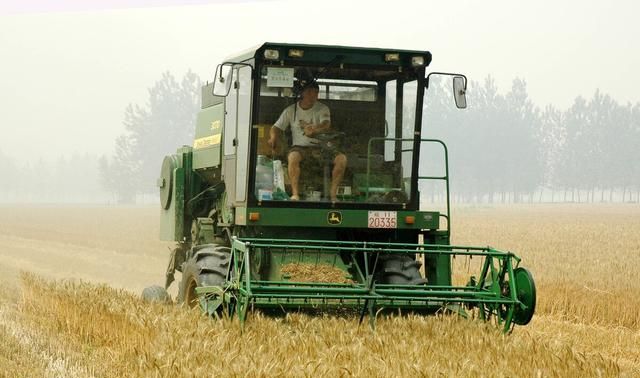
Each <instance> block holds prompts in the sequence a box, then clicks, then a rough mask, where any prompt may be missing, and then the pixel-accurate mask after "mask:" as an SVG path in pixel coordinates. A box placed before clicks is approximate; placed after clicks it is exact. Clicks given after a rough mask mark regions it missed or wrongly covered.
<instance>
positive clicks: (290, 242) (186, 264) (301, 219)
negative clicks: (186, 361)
mask: <svg viewBox="0 0 640 378" xmlns="http://www.w3.org/2000/svg"><path fill="white" fill-rule="evenodd" d="M430 62H431V54H430V53H429V52H428V51H406V50H395V49H376V48H355V47H339V46H319V45H293V44H282V43H265V44H263V45H262V46H260V47H257V48H254V49H251V50H249V51H247V52H244V53H242V54H238V55H237V56H233V57H230V58H228V59H226V60H225V61H224V62H223V63H221V64H220V65H219V66H218V67H217V69H216V73H215V77H214V80H213V82H211V83H208V84H207V85H205V86H203V88H202V109H201V110H200V112H199V113H198V115H197V121H196V131H195V140H194V142H193V146H184V147H182V148H179V149H178V150H177V152H176V153H175V154H172V155H169V156H167V157H165V159H164V161H163V163H162V169H161V175H160V178H159V179H158V186H159V188H160V197H161V238H162V239H163V240H169V241H176V242H178V244H177V246H176V248H175V249H174V250H173V251H172V254H171V258H170V263H169V268H168V270H167V280H166V284H165V288H167V287H168V286H169V285H170V284H171V282H172V281H173V280H174V272H175V271H176V270H178V271H179V272H181V273H182V274H181V280H180V282H179V290H178V298H177V299H178V301H179V302H182V303H185V304H189V305H191V306H195V305H199V306H201V307H202V309H203V310H204V311H206V312H208V313H209V314H212V315H219V314H221V313H227V314H229V315H231V316H238V317H239V319H240V321H241V323H244V320H245V317H246V313H247V311H248V310H249V309H277V310H285V311H286V310H300V309H325V308H340V309H342V308H353V309H355V310H357V311H359V312H360V313H361V314H362V316H364V315H365V314H369V315H370V317H371V319H375V314H376V313H377V312H378V311H379V310H380V309H389V310H395V309H401V310H411V311H418V312H426V313H429V312H436V311H438V310H442V309H445V310H453V311H457V312H460V313H462V314H466V315H472V316H477V317H479V318H481V319H492V320H494V321H495V322H496V323H498V324H500V325H501V326H503V327H504V329H505V330H509V329H510V328H511V326H512V325H513V324H526V323H528V322H529V320H530V319H531V317H532V316H533V312H534V309H535V301H536V298H535V286H534V282H533V279H532V277H531V274H530V273H529V272H528V271H527V270H526V269H524V268H521V267H518V265H519V262H520V260H519V258H518V257H516V256H515V255H514V254H512V253H510V252H503V251H499V250H495V249H492V248H488V247H462V246H452V245H450V231H451V215H450V211H449V172H448V155H447V154H448V153H447V147H446V145H445V144H444V142H442V141H440V140H435V139H428V138H424V137H423V128H422V119H423V117H422V113H423V109H428V107H425V106H424V103H423V98H424V95H425V90H427V88H428V86H429V78H430V77H432V76H433V75H448V76H453V80H452V82H453V89H454V98H455V101H456V105H457V106H458V107H460V108H464V107H466V98H465V92H466V86H467V80H466V77H464V76H463V75H455V74H448V73H431V74H428V75H427V67H428V66H429V63H430ZM309 83H313V85H312V87H314V89H315V90H316V96H317V98H316V99H317V102H315V101H314V106H315V104H317V103H320V104H322V106H321V107H318V108H317V109H316V108H308V107H305V106H303V105H304V104H303V100H301V99H300V96H301V92H303V91H304V88H306V87H308V86H309ZM314 109H315V110H314ZM291 113H293V114H291ZM305 117H306V118H305ZM287 120H288V121H287ZM319 120H320V121H322V122H323V125H324V126H323V130H322V132H320V133H314V134H312V135H311V137H309V136H308V135H307V134H306V132H305V130H304V127H305V125H309V124H314V123H315V124H317V123H319ZM285 121H286V122H285ZM274 125H275V126H274ZM273 127H278V128H279V132H275V131H277V130H274V131H272V130H271V128H273ZM297 128H298V129H297ZM300 135H304V136H305V137H306V138H307V139H304V138H303V139H304V140H306V142H308V143H303V144H301V142H300V140H301V137H300ZM274 141H275V142H274ZM425 146H429V147H430V148H431V149H432V150H433V149H437V150H438V151H440V153H441V155H442V161H443V172H444V173H443V174H442V175H435V176H421V175H420V173H419V172H420V170H419V162H420V151H421V149H422V148H423V147H425ZM291 151H297V152H298V155H300V156H303V157H304V158H303V159H302V161H301V162H299V167H298V168H299V171H298V172H294V171H292V161H291ZM336 156H342V157H343V158H341V159H343V160H342V162H346V168H344V170H343V171H341V172H337V171H336V169H335V162H336ZM292 181H296V182H292ZM428 181H437V182H440V183H442V185H443V187H444V193H445V196H444V198H445V201H446V203H445V206H444V207H445V209H444V210H443V211H435V210H429V209H423V208H421V206H420V193H419V190H418V189H419V183H420V182H428ZM296 184H297V187H298V192H299V195H297V196H296V197H293V196H292V189H293V186H294V185H296ZM455 256H468V257H477V259H476V261H479V262H481V263H480V264H479V265H478V272H477V274H476V275H474V276H472V277H467V278H466V282H463V283H458V282H454V280H453V273H452V259H453V258H454V257H455Z"/></svg>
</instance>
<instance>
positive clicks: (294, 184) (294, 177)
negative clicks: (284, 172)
mask: <svg viewBox="0 0 640 378" xmlns="http://www.w3.org/2000/svg"><path fill="white" fill-rule="evenodd" d="M287 159H288V161H289V180H290V181H291V199H292V200H299V199H300V193H298V182H299V181H300V162H301V161H302V155H301V154H300V152H299V151H295V150H294V151H291V152H290V153H289V156H288V158H287Z"/></svg>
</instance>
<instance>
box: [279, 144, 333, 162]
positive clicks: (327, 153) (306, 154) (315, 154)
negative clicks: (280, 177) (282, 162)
mask: <svg viewBox="0 0 640 378" xmlns="http://www.w3.org/2000/svg"><path fill="white" fill-rule="evenodd" d="M294 151H296V152H298V153H300V156H302V160H303V161H304V160H308V159H309V158H311V159H315V160H321V159H330V160H331V161H333V160H335V158H336V156H338V155H340V154H342V151H338V150H337V149H324V151H323V150H322V149H321V148H320V147H315V146H293V147H291V148H290V149H289V152H288V153H287V158H288V157H289V154H290V153H292V152H294Z"/></svg>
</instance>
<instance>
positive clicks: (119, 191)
mask: <svg viewBox="0 0 640 378" xmlns="http://www.w3.org/2000/svg"><path fill="white" fill-rule="evenodd" d="M450 84H451V82H450V81H448V80H440V81H439V82H438V81H434V82H433V83H432V85H431V86H430V88H429V90H428V91H427V94H426V98H425V104H424V109H423V117H424V119H423V133H422V135H423V137H425V138H437V139H442V140H443V141H445V143H447V145H448V148H449V168H450V182H451V193H452V195H453V196H454V197H453V199H454V201H455V202H476V203H481V202H486V203H496V202H513V203H519V202H541V201H547V202H549V201H550V202H615V201H623V202H629V201H633V202H638V199H639V196H640V164H639V162H640V148H638V147H639V146H640V104H630V103H628V104H620V103H618V102H617V101H616V100H615V99H613V98H612V97H611V96H609V95H607V94H604V93H601V92H600V91H596V92H595V93H594V94H593V96H591V97H590V98H583V97H581V96H579V97H576V99H575V100H574V101H573V104H572V105H571V106H570V107H569V108H567V109H559V108H557V107H555V106H553V105H547V106H545V107H544V108H540V107H539V106H537V105H535V104H534V103H533V101H532V100H531V98H530V97H529V94H528V93H527V86H526V82H525V81H524V80H522V79H514V80H513V82H512V85H511V88H510V89H509V91H508V92H506V93H501V92H500V91H499V90H498V88H497V86H496V84H495V81H494V80H493V78H492V77H487V78H486V79H484V81H482V82H476V81H470V82H469V85H468V90H467V100H468V101H467V102H468V104H469V105H468V109H465V110H462V111H461V110H458V109H456V108H455V106H453V99H452V96H451V85H450ZM200 88H201V80H200V78H199V77H198V76H197V75H196V74H194V73H192V72H187V73H186V74H184V75H183V77H182V78H180V79H176V78H175V77H174V76H173V75H172V74H171V73H169V72H165V73H164V74H163V75H162V77H161V78H160V79H159V80H158V81H157V82H156V83H155V84H154V85H153V86H152V87H151V88H150V89H149V98H148V101H147V103H146V104H144V105H139V104H130V105H128V106H127V107H126V109H125V110H124V117H123V125H124V129H125V130H124V132H123V134H121V135H120V136H119V137H117V139H116V140H115V148H114V152H113V154H111V155H108V156H107V155H104V156H96V155H91V154H84V155H82V154H75V155H73V156H70V157H67V158H59V159H58V160H57V161H56V162H46V161H42V160H41V161H40V162H38V163H35V164H19V163H17V162H16V161H15V160H13V159H11V158H10V157H8V156H6V155H3V154H2V151H0V177H4V178H10V179H7V180H3V185H1V186H0V202H7V201H24V202H118V203H132V202H136V201H138V202H139V201H140V200H141V198H143V199H144V198H147V200H149V199H151V200H155V199H156V197H157V193H158V191H157V187H156V179H157V177H158V174H159V171H160V166H161V164H162V159H163V157H164V156H165V155H167V154H170V153H173V152H175V151H176V149H177V148H178V147H180V146H181V145H190V144H192V141H193V132H194V125H195V117H196V114H197V111H198V109H199V108H200ZM405 111H409V112H413V111H415V109H410V108H408V109H405ZM423 149H424V151H423V153H422V155H421V164H420V165H421V169H420V170H421V174H422V175H429V173H433V171H438V170H439V169H441V166H442V160H441V158H439V157H438V154H437V153H436V151H432V150H431V149H429V148H426V147H424V148H423ZM442 189H443V186H442V185H440V186H438V185H436V184H434V183H424V184H421V192H422V193H423V196H425V198H426V199H427V200H431V201H442V200H443V199H444V191H443V190H442Z"/></svg>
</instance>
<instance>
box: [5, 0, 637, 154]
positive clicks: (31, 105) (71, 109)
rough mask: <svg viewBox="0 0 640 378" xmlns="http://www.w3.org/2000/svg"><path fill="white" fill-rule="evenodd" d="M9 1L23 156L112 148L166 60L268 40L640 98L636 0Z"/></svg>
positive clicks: (202, 61)
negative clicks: (426, 57)
mask: <svg viewBox="0 0 640 378" xmlns="http://www.w3.org/2000/svg"><path fill="white" fill-rule="evenodd" d="M7 1H8V0H0V2H1V4H0V153H3V154H5V155H9V156H11V157H12V158H15V159H20V160H24V161H35V160H36V159H38V158H39V157H43V158H45V159H49V158H55V157H58V156H60V155H67V156H68V155H70V154H72V153H74V152H77V153H84V152H94V153H97V154H111V153H112V151H113V141H114V139H115V137H116V136H117V135H119V134H121V133H122V132H123V130H124V129H123V127H122V118H123V113H124V109H125V107H126V105H127V104H129V103H138V104H144V103H145V102H146V99H147V89H148V88H149V87H150V86H152V85H153V83H154V82H155V81H156V80H158V79H159V78H160V76H161V73H162V72H163V71H167V70H168V71H171V72H172V73H173V74H174V75H175V76H177V77H181V76H182V75H183V74H184V72H186V71H187V70H188V69H191V70H193V71H194V72H196V73H197V74H198V75H200V77H201V78H202V79H203V80H207V79H210V78H211V77H212V76H213V72H214V70H215V66H216V64H217V63H219V62H220V60H221V59H222V58H224V57H225V56H227V55H230V54H232V53H234V52H237V51H241V50H244V49H246V48H248V47H250V46H253V45H258V44H260V43H262V42H265V41H273V42H300V43H323V44H339V45H356V46H370V47H389V48H406V49H422V50H429V51H431V52H432V53H433V63H432V65H431V69H432V70H446V71H459V72H462V73H465V74H467V76H468V77H470V78H471V79H472V80H482V79H484V78H485V77H486V76H487V75H489V74H491V75H492V76H494V78H495V79H496V82H497V84H498V87H499V89H500V90H501V91H503V92H506V91H507V90H508V89H509V87H510V85H511V80H512V79H513V78H515V77H521V78H524V79H525V80H526V81H527V83H528V88H529V93H530V95H531V97H532V98H533V100H534V101H535V102H536V104H537V105H539V106H544V105H546V104H549V103H553V104H555V105H556V106H558V107H560V108H566V107H568V106H570V105H571V103H572V101H573V99H574V98H575V97H576V96H578V95H582V96H585V97H591V96H592V95H593V93H594V91H595V90H596V89H597V88H600V90H601V91H603V92H605V93H608V94H610V95H611V96H613V97H614V98H615V99H616V100H618V101H619V102H622V103H626V102H633V103H636V102H640V93H638V91H637V89H636V88H635V84H637V83H640V73H638V70H639V69H640V53H639V52H640V50H639V49H638V47H637V42H636V41H635V39H636V38H637V37H639V36H640V26H639V23H638V22H637V16H638V14H640V6H639V5H638V4H640V3H638V2H637V1H631V0H629V1H615V0H613V1H609V2H605V1H577V0H576V1H573V0H572V1H559V0H555V1H550V0H537V1H528V2H519V1H456V2H452V1H442V2H433V1H426V0H421V1H401V0H396V1H393V2H384V3H383V2H380V3H377V2H373V1H347V0H340V1H335V0H320V1H313V2H311V1H286V0H282V1H277V0H274V1H264V0H263V1H248V0H246V1H242V2H230V1H222V0H218V1H206V0H192V1H189V2H183V3H191V4H198V3H200V4H202V3H206V2H208V3H210V4H208V5H189V6H166V4H175V3H178V2H179V1H177V0H173V1H172V0H157V1H144V0H137V1H135V2H133V3H135V4H136V6H138V8H133V9H132V8H126V6H127V5H126V4H132V2H131V1H127V2H125V1H115V2H108V1H106V0H103V1H94V2H92V3H90V4H93V5H94V6H91V7H87V6H86V2H85V1H79V0H74V1H72V0H67V1H61V2H56V3H54V4H58V7H55V6H51V5H49V6H45V5H41V4H39V3H40V2H38V1H34V0H31V1H27V2H23V3H16V4H19V5H16V4H14V3H11V4H10V3H8V2H7ZM5 2H6V3H5ZM43 4H46V3H43ZM83 4H84V5H83ZM96 4H97V5H96ZM100 4H102V5H100ZM107 4H109V6H112V5H111V4H115V5H113V6H112V9H108V6H107ZM149 4H155V5H156V6H154V7H149V6H148V5H149ZM160 5H163V6H160ZM83 7H84V8H83ZM471 106H472V104H471ZM190 127H191V126H190Z"/></svg>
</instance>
